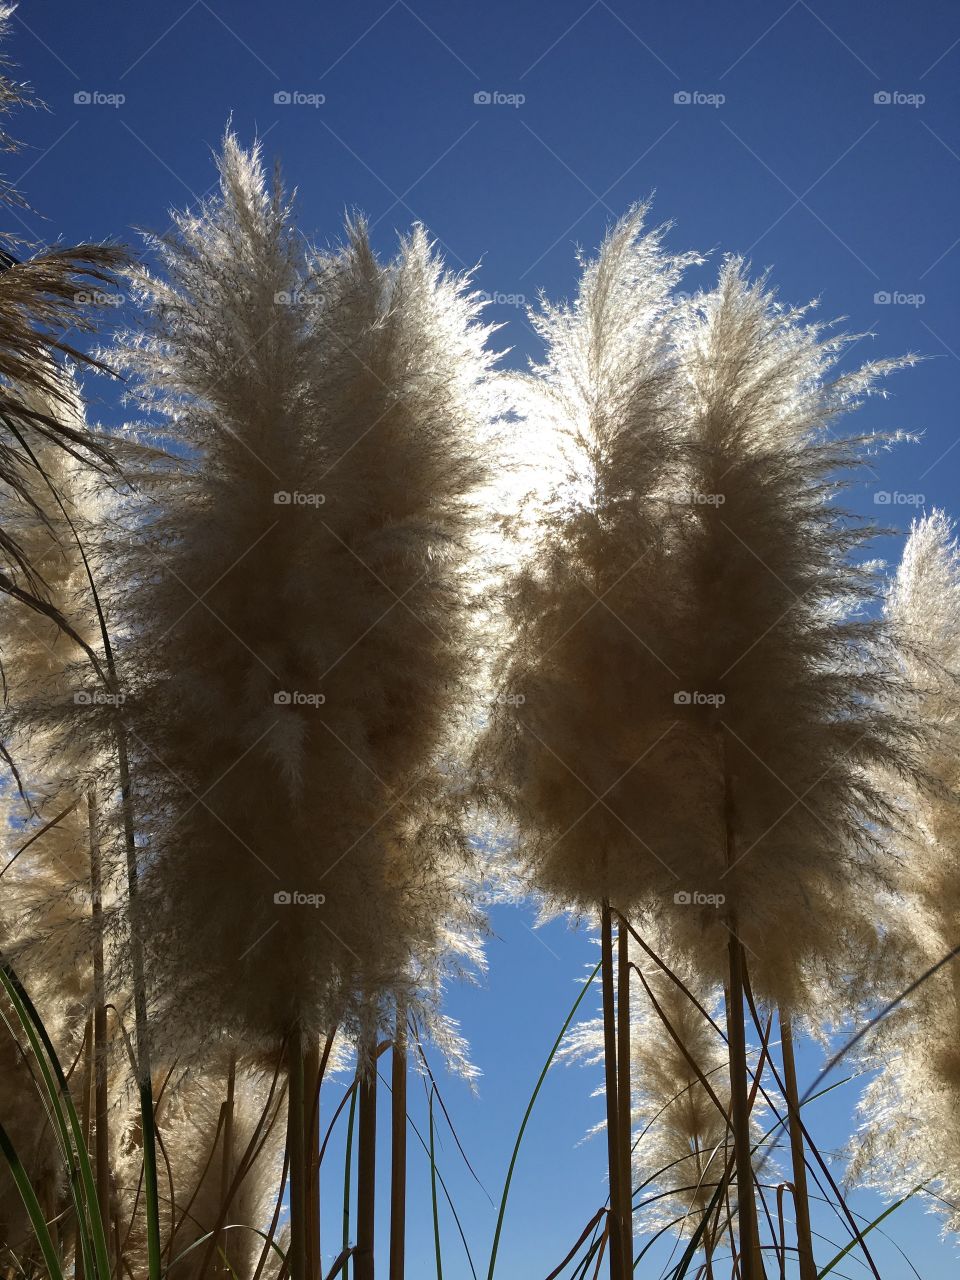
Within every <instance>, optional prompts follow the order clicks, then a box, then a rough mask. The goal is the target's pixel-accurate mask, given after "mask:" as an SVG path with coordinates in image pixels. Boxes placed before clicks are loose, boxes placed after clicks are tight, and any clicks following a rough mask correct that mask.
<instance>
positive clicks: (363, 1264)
mask: <svg viewBox="0 0 960 1280" xmlns="http://www.w3.org/2000/svg"><path fill="white" fill-rule="evenodd" d="M367 1049H368V1050H369V1052H368V1053H367V1054H366V1055H365V1056H366V1059H367V1061H366V1064H365V1069H364V1070H363V1073H362V1075H361V1077H360V1095H359V1104H360V1123H359V1133H358V1135H357V1249H356V1253H355V1254H354V1276H355V1280H374V1274H373V1273H374V1266H373V1257H374V1231H375V1227H376V1212H375V1211H376V1190H377V1045H376V1039H375V1038H371V1042H370V1044H369V1045H367Z"/></svg>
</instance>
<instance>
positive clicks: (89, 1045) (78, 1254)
mask: <svg viewBox="0 0 960 1280" xmlns="http://www.w3.org/2000/svg"><path fill="white" fill-rule="evenodd" d="M81 1052H82V1054H83V1073H82V1075H81V1084H80V1090H81V1093H80V1131H81V1133H82V1135H83V1142H84V1146H85V1147H86V1149H87V1151H89V1150H90V1095H91V1093H92V1090H93V1014H90V1015H89V1016H88V1017H87V1021H86V1024H85V1025H84V1029H83V1049H82V1050H81ZM81 1230H82V1224H81V1223H79V1222H78V1223H77V1224H76V1240H75V1244H74V1255H73V1256H74V1270H73V1274H74V1280H83V1277H84V1271H83V1248H82V1247H81V1243H80V1231H81Z"/></svg>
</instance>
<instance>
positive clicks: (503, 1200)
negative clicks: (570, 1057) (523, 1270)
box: [487, 962, 601, 1280]
mask: <svg viewBox="0 0 960 1280" xmlns="http://www.w3.org/2000/svg"><path fill="white" fill-rule="evenodd" d="M600 963H601V962H598V963H597V966H596V968H595V969H594V971H593V973H591V975H590V977H589V978H588V979H587V980H586V982H585V983H584V984H583V990H582V991H581V992H580V994H579V995H578V996H577V998H576V1000H574V1002H573V1008H572V1009H571V1010H570V1012H569V1013H568V1014H567V1017H566V1020H565V1022H564V1024H563V1026H562V1027H561V1028H560V1034H559V1035H558V1036H557V1038H556V1040H555V1041H554V1043H553V1048H552V1049H551V1050H550V1053H549V1054H548V1056H547V1060H546V1062H545V1063H544V1064H543V1070H542V1071H541V1072H540V1076H539V1078H538V1080H537V1083H536V1085H535V1086H534V1090H533V1093H532V1094H531V1095H530V1101H529V1102H528V1103H527V1109H526V1111H524V1113H523V1120H522V1121H521V1123H520V1130H519V1132H518V1133H517V1140H516V1142H515V1143H514V1144H513V1153H512V1155H511V1156H510V1165H509V1168H508V1169H507V1176H506V1179H505V1181H504V1184H503V1194H502V1195H501V1197H500V1210H499V1212H498V1213H497V1229H496V1231H495V1232H494V1236H493V1247H492V1248H491V1250H490V1266H489V1269H488V1270H487V1280H493V1273H494V1269H495V1268H496V1265H497V1251H498V1250H499V1248H500V1235H501V1232H502V1231H503V1219H504V1216H505V1214H506V1211H507V1197H508V1196H509V1194H510V1184H511V1182H512V1181H513V1171H514V1168H515V1167H516V1163H517V1157H518V1156H519V1154H520V1147H521V1145H522V1143H523V1135H524V1133H525V1132H526V1128H527V1123H528V1122H529V1120H530V1116H531V1113H532V1112H533V1108H534V1105H535V1104H536V1101H537V1097H538V1095H539V1093H540V1090H541V1088H542V1087H543V1082H544V1080H545V1079H546V1077H547V1072H548V1071H549V1070H550V1064H551V1063H552V1062H553V1060H554V1058H555V1057H556V1056H557V1050H558V1049H559V1048H560V1045H561V1043H562V1041H563V1037H564V1036H565V1035H566V1034H567V1028H568V1027H569V1026H570V1023H571V1022H572V1021H573V1019H574V1018H575V1017H576V1013H577V1010H578V1009H579V1008H580V1004H581V1002H582V1001H583V997H584V996H585V995H586V994H587V992H588V991H589V990H590V986H591V984H592V982H593V980H594V978H595V977H596V976H597V974H598V973H599V972H600Z"/></svg>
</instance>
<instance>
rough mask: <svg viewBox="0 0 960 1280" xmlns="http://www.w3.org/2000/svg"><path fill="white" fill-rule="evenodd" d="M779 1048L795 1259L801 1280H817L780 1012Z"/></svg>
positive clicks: (792, 1076) (788, 1036)
mask: <svg viewBox="0 0 960 1280" xmlns="http://www.w3.org/2000/svg"><path fill="white" fill-rule="evenodd" d="M780 1044H781V1051H782V1054H783V1083H784V1094H785V1095H786V1100H787V1113H788V1116H789V1121H790V1155H791V1157H792V1160H793V1199H794V1204H795V1206H796V1214H797V1255H798V1261H799V1263H800V1280H817V1266H816V1263H815V1262H814V1257H813V1234H812V1232H811V1229H810V1199H809V1195H808V1192H807V1165H806V1159H805V1157H804V1152H803V1129H802V1127H801V1124H802V1122H801V1120H800V1101H799V1099H800V1095H799V1092H798V1090H797V1063H796V1058H795V1057H794V1052H793V1023H792V1021H791V1019H790V1015H789V1014H786V1013H784V1012H783V1010H781V1011H780Z"/></svg>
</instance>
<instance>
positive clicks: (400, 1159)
mask: <svg viewBox="0 0 960 1280" xmlns="http://www.w3.org/2000/svg"><path fill="white" fill-rule="evenodd" d="M390 1088H391V1104H390V1106H391V1111H390V1116H391V1126H390V1280H403V1272H404V1255H405V1246H406V1225H407V1222H406V1214H407V1006H406V1002H405V1001H404V1000H403V999H402V998H399V997H398V999H397V1009H396V1027H395V1030H394V1035H393V1055H392V1058H391V1065H390Z"/></svg>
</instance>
